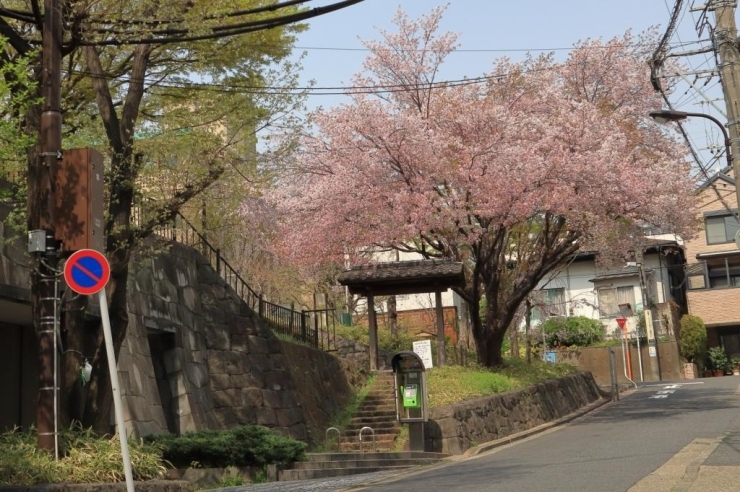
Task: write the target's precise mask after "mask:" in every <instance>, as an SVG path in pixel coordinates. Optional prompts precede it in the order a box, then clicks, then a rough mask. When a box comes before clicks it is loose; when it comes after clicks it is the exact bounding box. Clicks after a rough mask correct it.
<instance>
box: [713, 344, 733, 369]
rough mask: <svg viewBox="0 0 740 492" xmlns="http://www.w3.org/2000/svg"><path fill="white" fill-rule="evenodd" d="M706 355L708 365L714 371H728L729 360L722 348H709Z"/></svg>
mask: <svg viewBox="0 0 740 492" xmlns="http://www.w3.org/2000/svg"><path fill="white" fill-rule="evenodd" d="M708 355H709V363H710V365H711V366H712V369H714V370H715V371H726V370H728V369H730V367H731V366H730V358H729V357H727V353H726V352H725V349H723V348H722V347H712V348H710V349H709V354H708Z"/></svg>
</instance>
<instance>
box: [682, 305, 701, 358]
mask: <svg viewBox="0 0 740 492" xmlns="http://www.w3.org/2000/svg"><path fill="white" fill-rule="evenodd" d="M678 350H679V352H681V356H682V357H684V358H686V360H687V361H689V362H697V361H701V360H702V359H704V354H705V353H706V350H707V328H706V326H704V321H702V319H701V318H700V317H698V316H692V315H690V314H685V315H684V316H682V317H681V328H680V331H679V346H678Z"/></svg>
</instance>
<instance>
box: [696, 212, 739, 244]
mask: <svg viewBox="0 0 740 492" xmlns="http://www.w3.org/2000/svg"><path fill="white" fill-rule="evenodd" d="M704 221H705V226H706V230H707V244H721V243H731V242H733V241H734V240H735V233H736V232H737V230H738V222H737V219H736V218H735V216H734V215H731V214H725V215H712V216H708V217H705V219H704Z"/></svg>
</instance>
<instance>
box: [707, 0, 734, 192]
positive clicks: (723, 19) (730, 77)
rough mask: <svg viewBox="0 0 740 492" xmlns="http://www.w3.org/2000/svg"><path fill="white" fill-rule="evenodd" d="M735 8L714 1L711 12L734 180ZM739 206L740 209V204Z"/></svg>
mask: <svg viewBox="0 0 740 492" xmlns="http://www.w3.org/2000/svg"><path fill="white" fill-rule="evenodd" d="M736 7H737V0H712V2H711V4H710V6H709V9H710V10H713V11H714V18H715V22H716V24H717V26H716V29H715V40H716V46H715V49H716V50H717V52H718V53H719V59H720V74H721V76H722V91H723V93H724V97H725V106H726V107H727V129H728V130H729V133H730V146H731V148H732V155H733V156H738V158H735V159H733V163H732V168H733V173H734V177H735V179H740V50H739V49H738V45H737V25H736V24H735V9H736ZM738 195H740V187H738ZM737 205H738V206H740V203H738V204H737Z"/></svg>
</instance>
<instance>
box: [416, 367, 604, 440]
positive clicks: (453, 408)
mask: <svg viewBox="0 0 740 492" xmlns="http://www.w3.org/2000/svg"><path fill="white" fill-rule="evenodd" d="M599 398H600V395H599V389H598V386H597V385H596V382H595V381H594V378H593V376H592V375H591V373H579V374H576V375H573V376H566V377H563V378H559V379H554V380H551V381H546V382H544V383H539V384H536V385H534V386H530V387H528V388H525V389H522V390H519V391H511V392H508V393H502V394H500V395H495V396H490V397H483V398H476V399H473V400H468V401H465V402H462V403H457V404H455V405H448V406H445V407H440V408H433V409H431V411H430V412H429V421H428V422H426V423H425V424H424V438H425V450H426V451H434V452H442V453H450V454H462V453H464V452H465V451H466V450H467V449H468V448H471V447H473V446H477V445H478V444H482V443H484V442H488V441H493V440H495V439H500V438H502V437H506V436H509V435H512V434H515V433H517V432H521V431H525V430H528V429H532V428H534V427H537V426H539V425H542V424H544V423H547V422H551V421H553V420H556V419H558V418H561V417H564V416H566V415H568V414H569V413H572V412H574V411H576V410H578V409H579V408H581V407H583V406H584V405H587V404H589V403H592V402H594V401H596V400H598V399H599Z"/></svg>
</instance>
